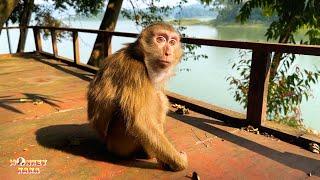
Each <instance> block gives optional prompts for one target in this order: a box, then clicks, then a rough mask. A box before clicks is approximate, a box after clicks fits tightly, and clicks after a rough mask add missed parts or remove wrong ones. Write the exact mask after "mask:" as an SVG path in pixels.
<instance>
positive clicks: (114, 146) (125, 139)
mask: <svg viewBox="0 0 320 180" xmlns="http://www.w3.org/2000/svg"><path fill="white" fill-rule="evenodd" d="M105 141H106V144H107V149H108V151H109V152H111V153H113V154H115V155H117V156H119V157H122V158H134V157H136V155H137V153H138V152H139V151H143V147H142V146H141V145H140V143H139V142H137V141H136V138H135V137H134V136H133V135H131V134H130V133H127V132H126V125H125V122H124V120H123V119H121V118H120V119H113V120H112V121H111V122H110V125H109V129H108V134H107V136H106V139H105Z"/></svg>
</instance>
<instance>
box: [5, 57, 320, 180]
mask: <svg viewBox="0 0 320 180" xmlns="http://www.w3.org/2000/svg"><path fill="white" fill-rule="evenodd" d="M91 77H92V74H90V73H88V72H84V71H82V70H78V69H76V68H73V67H69V66H67V65H65V64H63V63H59V62H56V61H50V60H46V59H42V58H37V57H33V56H31V57H28V58H26V57H25V58H20V57H4V56H3V57H0V134H1V135H2V137H1V139H0V179H35V178H36V179H188V178H190V177H191V174H192V172H197V173H198V175H199V177H200V178H201V179H320V156H319V154H314V153H311V152H310V151H307V150H305V149H302V148H300V147H297V146H294V145H291V144H288V143H286V142H283V141H280V140H277V139H274V138H268V137H265V136H263V135H256V134H253V133H250V132H247V131H243V130H240V129H237V128H233V127H228V126H227V125H226V124H224V123H222V122H219V121H216V120H215V119H212V118H209V117H206V116H204V115H201V114H197V113H195V112H191V113H190V114H188V115H185V116H182V115H178V114H176V113H174V112H173V111H171V112H170V113H169V114H168V117H167V127H166V135H167V136H168V138H169V139H170V140H171V142H172V143H173V144H174V145H175V146H176V148H177V149H178V150H182V151H185V152H187V154H188V159H189V167H188V169H186V170H184V171H180V172H168V171H165V170H162V169H161V168H160V167H159V166H158V165H157V163H156V161H155V160H154V159H151V160H128V161H124V160H119V159H116V158H115V157H112V156H111V155H109V154H108V153H107V152H106V151H105V147H104V144H103V143H102V142H101V141H100V140H99V139H98V138H97V136H96V134H95V133H94V132H93V131H92V130H91V129H90V127H88V124H87V114H86V90H87V86H88V83H89V81H90V79H91ZM172 110H174V109H172ZM19 157H23V158H24V159H26V160H38V161H32V162H34V163H38V164H37V166H17V165H15V166H14V165H13V164H10V160H16V159H17V158H19ZM13 162H14V161H11V163H13ZM10 165H11V166H10ZM19 168H20V169H19ZM21 168H22V169H21ZM32 168H34V169H32ZM20 170H22V171H21V172H26V170H28V171H29V173H30V172H33V173H37V174H18V172H19V171H20Z"/></svg>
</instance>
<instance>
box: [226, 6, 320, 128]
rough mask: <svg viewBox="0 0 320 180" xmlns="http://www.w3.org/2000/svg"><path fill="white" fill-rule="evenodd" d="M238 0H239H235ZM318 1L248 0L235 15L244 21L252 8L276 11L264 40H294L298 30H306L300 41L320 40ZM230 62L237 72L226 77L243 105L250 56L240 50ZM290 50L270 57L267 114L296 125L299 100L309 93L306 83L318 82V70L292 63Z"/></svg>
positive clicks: (297, 123) (314, 42)
mask: <svg viewBox="0 0 320 180" xmlns="http://www.w3.org/2000/svg"><path fill="white" fill-rule="evenodd" d="M235 2H236V3H242V0H235ZM318 7H320V1H316V0H306V1H303V0H282V1H272V0H248V1H245V3H244V4H243V6H242V7H241V9H240V11H239V14H238V16H237V19H238V20H240V21H241V22H242V23H243V22H246V21H247V20H248V19H249V17H250V15H251V13H252V11H253V10H254V9H255V8H261V9H262V10H263V11H264V12H265V14H266V15H276V16H277V18H276V19H274V20H273V21H272V23H271V24H270V25H269V27H268V29H267V32H266V34H265V36H266V37H267V39H268V40H276V41H278V42H279V43H294V44H295V43H296V41H297V39H296V37H295V36H294V34H295V33H296V32H298V31H299V30H304V31H306V33H305V37H308V38H307V39H302V40H300V43H301V44H320V41H319V38H320V21H319V19H320V9H319V8H318ZM240 57H241V58H240V59H239V60H238V61H236V62H235V63H234V64H233V68H234V69H236V70H237V71H238V75H237V76H231V77H229V78H228V80H229V83H230V85H231V87H232V88H233V90H234V93H235V94H234V97H235V100H236V101H238V102H240V103H241V104H242V105H243V106H244V107H246V106H247V93H248V87H249V71H250V64H251V61H250V59H248V58H247V56H245V55H244V54H242V55H241V56H240ZM294 60H295V55H294V54H283V53H279V52H275V53H274V54H273V58H272V64H271V70H270V80H269V93H268V118H269V119H272V120H279V121H281V122H286V123H289V124H291V125H295V126H297V125H299V124H300V123H299V122H300V121H302V119H301V117H300V114H301V113H300V104H301V101H302V99H303V98H306V99H308V98H309V97H310V96H311V87H310V84H312V83H316V82H318V77H319V76H320V70H316V71H310V70H308V69H302V68H300V67H293V63H294Z"/></svg>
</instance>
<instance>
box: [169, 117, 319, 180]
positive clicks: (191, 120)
mask: <svg viewBox="0 0 320 180" xmlns="http://www.w3.org/2000/svg"><path fill="white" fill-rule="evenodd" d="M168 116H170V117H172V118H173V119H176V120H179V121H181V122H184V123H186V124H189V125H192V126H194V127H197V128H199V129H201V130H204V131H206V132H208V133H211V134H213V135H215V136H217V137H219V138H222V139H224V140H226V141H229V142H231V143H234V144H236V145H238V146H241V147H244V148H246V149H248V150H250V151H253V152H256V153H259V154H261V155H263V156H265V157H267V158H269V159H272V160H274V161H277V162H279V163H281V164H284V165H286V166H288V167H291V168H294V169H297V170H301V171H303V172H305V173H306V174H308V173H311V174H313V176H318V177H320V161H319V160H316V159H312V158H308V157H305V156H301V155H298V154H293V153H290V152H279V151H277V150H274V149H271V148H269V147H266V146H263V145H261V144H258V143H256V142H253V141H251V140H248V139H245V138H242V137H239V136H236V135H234V134H232V133H229V132H227V131H224V130H222V129H219V128H217V127H214V126H212V125H214V124H219V125H223V123H221V122H219V121H214V120H211V119H204V118H197V117H191V116H187V115H185V116H182V115H179V114H177V113H174V112H172V111H170V112H169V114H168ZM209 124H212V125H209ZM311 167H315V168H313V169H311Z"/></svg>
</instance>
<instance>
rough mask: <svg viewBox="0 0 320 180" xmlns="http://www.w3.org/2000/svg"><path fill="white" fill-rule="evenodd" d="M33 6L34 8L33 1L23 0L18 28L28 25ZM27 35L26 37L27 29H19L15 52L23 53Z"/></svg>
mask: <svg viewBox="0 0 320 180" xmlns="http://www.w3.org/2000/svg"><path fill="white" fill-rule="evenodd" d="M33 6H34V0H24V7H23V12H22V15H21V19H20V26H22V27H26V26H28V25H29V23H30V19H31V14H32V10H33ZM27 35H28V29H27V28H25V29H24V28H21V29H20V37H19V43H18V48H17V52H24V47H25V45H26V39H27Z"/></svg>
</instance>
